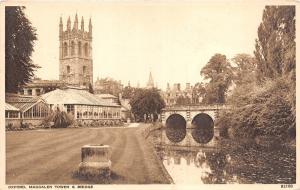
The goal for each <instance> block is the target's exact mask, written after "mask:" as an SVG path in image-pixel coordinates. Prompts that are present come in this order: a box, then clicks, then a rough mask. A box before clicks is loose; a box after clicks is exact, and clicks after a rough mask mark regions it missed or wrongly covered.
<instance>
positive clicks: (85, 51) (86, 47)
mask: <svg viewBox="0 0 300 190" xmlns="http://www.w3.org/2000/svg"><path fill="white" fill-rule="evenodd" d="M84 55H85V56H88V55H89V52H88V44H87V43H85V44H84Z"/></svg>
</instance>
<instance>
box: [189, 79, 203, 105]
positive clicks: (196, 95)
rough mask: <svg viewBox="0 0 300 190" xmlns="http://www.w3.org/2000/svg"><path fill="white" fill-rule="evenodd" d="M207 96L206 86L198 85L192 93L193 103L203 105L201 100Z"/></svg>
mask: <svg viewBox="0 0 300 190" xmlns="http://www.w3.org/2000/svg"><path fill="white" fill-rule="evenodd" d="M205 94H206V90H205V85H204V84H203V83H196V84H195V86H194V88H193V91H192V103H193V104H197V103H201V102H200V100H199V99H200V98H201V97H202V98H203V97H204V96H205Z"/></svg>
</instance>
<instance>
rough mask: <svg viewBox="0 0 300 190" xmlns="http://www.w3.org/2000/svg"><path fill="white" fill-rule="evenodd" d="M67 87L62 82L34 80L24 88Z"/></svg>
mask: <svg viewBox="0 0 300 190" xmlns="http://www.w3.org/2000/svg"><path fill="white" fill-rule="evenodd" d="M65 85H67V84H66V83H65V82H63V81H60V80H42V79H34V80H33V81H32V82H29V83H27V84H26V85H25V86H24V87H62V86H65Z"/></svg>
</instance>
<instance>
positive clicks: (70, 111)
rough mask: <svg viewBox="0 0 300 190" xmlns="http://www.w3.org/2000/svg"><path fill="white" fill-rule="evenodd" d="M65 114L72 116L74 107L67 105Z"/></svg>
mask: <svg viewBox="0 0 300 190" xmlns="http://www.w3.org/2000/svg"><path fill="white" fill-rule="evenodd" d="M66 107H67V113H72V114H73V115H74V105H67V106H66Z"/></svg>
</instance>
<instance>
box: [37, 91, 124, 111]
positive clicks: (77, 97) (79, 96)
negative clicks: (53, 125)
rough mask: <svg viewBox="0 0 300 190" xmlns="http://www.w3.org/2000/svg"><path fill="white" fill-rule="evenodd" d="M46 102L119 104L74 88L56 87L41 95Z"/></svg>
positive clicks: (115, 105) (112, 105) (114, 105)
mask: <svg viewBox="0 0 300 190" xmlns="http://www.w3.org/2000/svg"><path fill="white" fill-rule="evenodd" d="M41 97H42V98H43V99H44V100H45V101H46V102H47V103H48V104H74V105H99V106H110V107H119V105H117V104H115V103H111V102H107V101H105V100H103V99H101V98H100V97H98V96H96V95H94V94H91V93H89V92H87V91H86V90H79V89H74V88H67V89H56V90H54V91H51V92H48V93H46V94H43V95H42V96H41Z"/></svg>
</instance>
